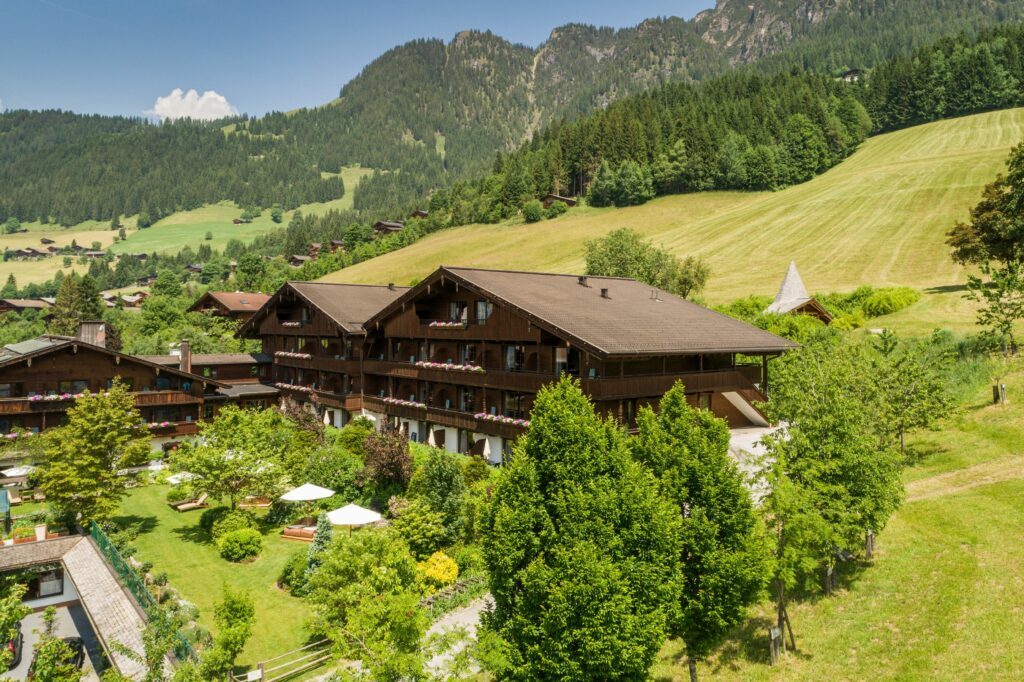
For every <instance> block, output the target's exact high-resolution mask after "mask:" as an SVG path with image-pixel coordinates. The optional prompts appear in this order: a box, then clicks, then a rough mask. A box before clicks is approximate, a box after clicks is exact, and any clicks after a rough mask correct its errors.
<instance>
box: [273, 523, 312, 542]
mask: <svg viewBox="0 0 1024 682" xmlns="http://www.w3.org/2000/svg"><path fill="white" fill-rule="evenodd" d="M314 535H316V526H302V525H298V526H288V527H287V528H285V529H284V530H282V531H281V537H282V538H284V539H285V540H300V541H301V542H313V536H314Z"/></svg>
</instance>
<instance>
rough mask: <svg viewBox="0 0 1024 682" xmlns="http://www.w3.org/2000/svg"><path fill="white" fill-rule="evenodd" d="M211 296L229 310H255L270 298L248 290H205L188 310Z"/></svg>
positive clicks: (195, 307) (196, 308) (193, 308)
mask: <svg viewBox="0 0 1024 682" xmlns="http://www.w3.org/2000/svg"><path fill="white" fill-rule="evenodd" d="M211 298H212V299H213V300H214V301H216V302H217V303H219V304H220V305H222V306H224V307H225V308H226V309H227V310H230V311H231V312H256V311H257V310H259V309H260V308H261V307H262V306H263V304H264V303H266V302H267V301H269V300H270V296H269V295H267V294H253V293H249V292H248V291H207V292H206V293H205V294H203V295H202V296H201V297H200V298H199V300H198V301H196V302H195V303H193V304H192V307H191V308H189V310H198V309H199V307H200V306H201V305H202V304H203V302H204V301H206V300H207V299H211Z"/></svg>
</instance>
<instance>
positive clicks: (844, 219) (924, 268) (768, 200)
mask: <svg viewBox="0 0 1024 682" xmlns="http://www.w3.org/2000/svg"><path fill="white" fill-rule="evenodd" d="M1022 138H1024V109H1015V110H1008V111H998V112H992V113H986V114H979V115H976V116H969V117H964V118H959V119H953V120H949V121H940V122H937V123H932V124H929V125H924V126H919V127H916V128H911V129H908V130H903V131H898V132H895V133H890V134H887V135H881V136H878V137H874V138H871V139H870V140H868V141H867V142H866V143H865V144H864V145H863V147H862V148H861V149H859V150H858V151H857V152H856V153H854V154H853V155H852V156H851V157H850V158H849V159H847V160H845V161H843V162H842V163H841V164H839V165H838V166H836V167H835V168H833V169H831V170H830V171H829V172H827V173H825V174H823V175H821V176H819V177H817V178H815V179H814V180H811V181H810V182H807V183H805V184H803V185H799V186H796V187H790V188H787V189H785V190H782V191H780V192H774V193H770V192H750V193H737V192H709V193H703V194H693V195H682V196H671V197H663V198H659V199H656V200H654V201H652V202H650V203H648V204H646V205H644V206H638V207H633V208H626V209H614V208H609V209H593V208H579V209H574V210H573V211H570V212H569V213H568V214H567V215H565V216H563V217H561V218H559V219H557V220H553V221H544V222H541V223H536V224H534V225H525V224H521V223H520V224H511V223H509V224H502V225H472V226H467V227H464V228H459V229H454V230H447V231H444V232H441V233H438V234H435V235H432V236H430V237H428V238H427V239H424V240H422V241H421V242H418V243H417V244H414V245H412V246H410V247H407V248H405V249H402V250H400V251H397V252H394V253H390V254H387V255H385V256H382V257H380V258H375V259H373V260H371V261H368V262H365V263H361V264H359V265H356V266H354V267H352V268H347V269H345V270H341V271H338V272H336V273H332V274H331V275H328V276H327V277H326V278H325V280H327V281H335V282H362V283H381V282H399V283H403V284H404V283H407V282H409V281H410V280H412V279H414V278H420V277H423V276H424V275H425V274H427V273H428V272H430V271H431V270H433V269H434V268H436V267H437V266H438V265H439V264H451V265H463V266H477V267H494V268H512V269H523V270H537V271H554V272H578V271H580V270H581V269H582V268H583V253H584V246H583V244H584V242H585V241H586V240H588V239H593V238H595V237H599V236H601V235H603V234H605V233H607V232H609V231H610V230H613V229H615V228H618V227H631V228H633V229H636V230H638V231H640V232H641V233H643V234H644V235H646V236H647V237H648V238H650V239H651V240H652V241H654V242H656V243H659V244H663V245H664V246H666V247H668V248H669V249H671V250H672V251H674V252H675V253H678V254H681V255H690V254H693V255H701V256H703V257H705V258H706V259H707V260H708V262H709V263H710V265H711V268H712V278H711V281H710V282H709V284H708V288H707V290H706V292H705V295H706V297H707V299H708V300H709V301H710V302H711V303H720V302H726V301H729V300H732V299H735V298H738V297H741V296H746V295H747V294H766V295H774V293H775V290H776V288H777V287H778V285H779V282H780V280H781V278H782V275H783V274H784V273H785V270H786V266H787V265H788V264H789V261H790V260H796V262H797V265H798V266H799V268H800V272H801V274H802V275H803V278H804V281H805V282H806V284H807V286H808V288H809V289H811V290H812V291H819V292H828V291H845V290H851V289H854V288H856V287H857V286H860V285H862V284H872V285H876V286H885V285H908V286H914V287H918V288H921V289H924V290H926V296H925V300H924V301H922V303H920V304H918V305H919V306H920V307H919V308H917V310H916V311H914V310H911V311H907V312H906V313H905V314H904V315H903V317H902V318H898V319H897V322H905V323H906V325H907V328H908V329H914V328H920V327H921V326H922V325H924V326H925V327H926V328H928V329H930V327H928V325H929V324H931V325H932V326H938V325H946V326H953V327H964V326H969V325H970V324H971V321H972V317H973V315H972V313H971V310H970V307H969V306H964V305H963V304H962V303H961V299H960V296H959V293H958V292H953V293H952V294H951V293H950V292H949V291H948V290H946V289H941V288H943V287H950V286H955V285H959V284H962V283H963V282H964V279H965V278H964V272H963V268H961V267H959V266H957V265H956V264H954V263H953V262H952V261H951V260H950V258H949V250H948V248H947V247H946V245H945V244H944V241H945V233H946V231H947V230H948V229H949V228H950V227H951V226H952V225H953V223H954V222H956V221H957V220H960V219H964V218H966V217H967V215H968V211H969V209H970V207H971V206H972V205H973V204H974V203H976V202H977V200H978V198H979V197H980V192H981V189H982V187H983V186H984V185H985V184H986V183H988V182H990V181H991V180H992V179H994V177H995V176H996V174H997V173H999V172H1001V171H1002V170H1003V168H1004V163H1005V160H1006V156H1007V154H1008V153H1009V150H1010V148H1011V147H1012V146H1013V145H1015V144H1017V143H1019V142H1020V141H1021V139H1022ZM936 287H938V288H940V289H938V290H937V291H928V290H929V289H932V288H936ZM933 296H938V297H939V298H938V299H937V300H931V299H932V297H933ZM936 311H941V313H942V315H943V318H942V319H941V320H935V319H934V313H935V312H936Z"/></svg>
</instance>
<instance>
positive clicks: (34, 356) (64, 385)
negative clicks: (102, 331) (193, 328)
mask: <svg viewBox="0 0 1024 682" xmlns="http://www.w3.org/2000/svg"><path fill="white" fill-rule="evenodd" d="M185 346H186V350H185V352H186V353H187V352H188V351H187V344H185ZM189 357H190V356H189ZM196 357H197V358H198V359H200V363H199V364H198V365H197V366H195V367H194V368H193V369H192V371H189V370H188V369H184V368H183V367H182V364H183V361H182V359H181V357H179V356H150V357H141V356H140V357H136V356H130V355H124V354H121V353H116V352H114V351H110V350H108V349H106V348H104V347H102V346H99V345H93V344H91V343H87V342H86V341H83V340H82V339H81V338H77V339H71V338H67V337H41V338H40V339H36V340H33V341H28V342H25V343H22V344H14V345H12V346H7V347H5V348H4V349H3V354H2V355H0V433H2V434H9V433H12V432H28V433H39V432H41V431H44V430H46V429H48V428H51V427H54V426H59V425H61V424H63V423H65V422H66V420H67V410H68V409H69V408H70V407H72V406H73V405H74V404H75V401H76V400H77V399H78V398H79V397H80V396H81V395H82V394H84V393H85V392H87V391H88V392H90V393H99V392H102V391H105V390H107V389H109V388H110V386H111V385H112V384H113V382H114V380H115V379H119V380H120V381H121V382H122V384H124V385H125V386H126V387H127V388H128V390H129V391H130V393H131V394H132V395H133V397H134V399H135V406H136V408H137V409H138V410H139V413H140V415H141V417H142V420H143V422H144V423H145V425H146V428H148V429H149V433H150V435H151V436H152V437H153V438H154V442H155V443H156V444H162V445H165V446H166V445H173V444H174V443H176V442H178V440H177V439H179V438H181V437H185V436H191V435H195V434H196V433H198V424H197V423H198V422H199V421H201V420H202V419H209V418H211V417H213V416H214V415H216V413H217V412H218V411H219V409H220V407H221V406H223V405H226V404H229V403H237V404H242V405H243V406H246V407H269V406H270V405H272V404H273V403H274V402H275V400H276V391H274V390H273V389H270V388H269V387H266V388H263V389H262V390H260V389H257V387H256V386H254V384H258V381H259V377H258V374H259V370H258V369H257V370H255V371H254V369H253V367H252V366H250V365H247V364H245V363H242V362H239V361H238V358H237V357H234V358H232V356H205V357H207V358H209V360H208V361H207V360H202V358H203V357H204V356H196ZM249 357H254V356H249ZM226 358H228V359H226ZM184 364H186V365H187V364H188V360H186V361H185V362H184ZM253 364H254V365H255V366H257V367H258V365H259V361H258V359H257V358H254V360H253ZM211 370H212V371H211ZM236 373H237V374H238V375H239V377H241V378H239V379H235V377H234V374H236Z"/></svg>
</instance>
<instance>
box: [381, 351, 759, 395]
mask: <svg viewBox="0 0 1024 682" xmlns="http://www.w3.org/2000/svg"><path fill="white" fill-rule="evenodd" d="M437 365H438V363H433V364H432V365H431V366H426V367H424V366H422V365H421V364H417V363H409V362H394V361H389V360H367V361H365V362H364V363H363V370H364V371H365V372H366V373H367V374H376V375H383V376H389V377H395V378H398V379H409V380H414V381H429V382H433V383H442V384H453V385H457V386H472V387H475V388H494V389H499V390H501V389H504V390H509V391H520V392H526V393H536V392H537V391H539V390H540V389H541V387H543V386H544V385H545V384H549V383H551V382H553V381H556V380H557V378H556V377H555V376H554V373H552V372H530V371H510V370H501V369H491V368H484V371H482V372H475V371H462V370H456V369H454V368H443V367H444V366H443V365H441V366H440V367H439V366H437ZM453 367H454V366H453ZM760 380H761V368H760V367H758V366H755V365H747V366H740V367H735V368H729V369H722V370H709V371H705V372H680V373H678V374H651V375H642V376H627V377H594V378H581V379H580V384H581V387H582V388H583V391H584V393H586V394H587V395H589V396H590V397H592V398H594V399H595V400H618V399H621V398H634V397H654V396H658V395H663V394H664V393H665V392H666V391H668V390H669V389H670V388H672V386H673V385H674V384H675V383H676V382H677V381H682V382H683V384H684V385H685V386H686V388H687V390H688V391H690V392H710V391H738V390H741V389H749V388H753V384H754V383H756V382H759V381H760Z"/></svg>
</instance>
